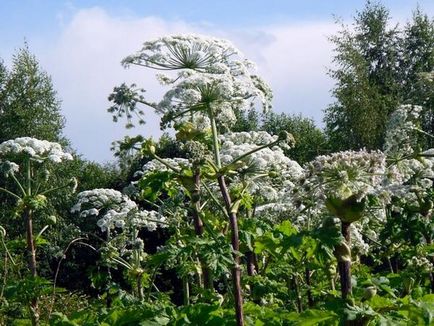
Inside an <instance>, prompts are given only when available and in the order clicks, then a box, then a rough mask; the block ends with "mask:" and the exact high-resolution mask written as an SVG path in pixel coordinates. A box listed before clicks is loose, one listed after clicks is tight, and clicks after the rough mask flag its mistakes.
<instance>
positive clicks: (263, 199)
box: [219, 131, 303, 220]
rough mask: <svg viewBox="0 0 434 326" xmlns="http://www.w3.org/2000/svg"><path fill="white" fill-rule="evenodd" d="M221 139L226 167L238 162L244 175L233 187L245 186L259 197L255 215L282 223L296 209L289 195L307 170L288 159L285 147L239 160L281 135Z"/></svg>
mask: <svg viewBox="0 0 434 326" xmlns="http://www.w3.org/2000/svg"><path fill="white" fill-rule="evenodd" d="M219 140H220V143H221V148H220V155H221V160H222V163H223V165H228V164H230V163H233V162H236V163H235V164H234V167H235V168H236V169H237V171H238V172H240V173H241V174H240V175H239V176H238V177H233V178H232V179H231V184H232V186H237V184H240V183H243V184H245V185H247V190H248V192H249V193H250V194H251V195H253V196H255V197H256V200H255V202H256V205H257V206H256V207H255V216H257V217H261V218H267V219H270V218H271V219H274V220H278V219H279V218H280V216H283V215H284V214H286V213H287V212H288V211H291V210H294V207H293V203H292V202H291V201H290V200H289V196H290V192H291V190H292V189H293V188H294V181H295V180H297V179H298V178H299V177H300V176H301V175H302V174H303V169H302V168H301V166H300V165H299V164H298V163H297V162H295V161H293V160H291V159H289V158H288V157H287V156H285V154H284V152H283V150H282V148H281V146H277V145H274V146H273V147H271V148H269V147H266V148H263V149H261V150H259V151H257V152H254V153H252V154H250V155H248V156H246V157H244V158H242V159H241V160H238V161H236V160H237V158H238V157H240V156H242V155H244V154H246V153H248V152H250V151H252V150H255V149H257V148H258V147H260V146H263V145H267V144H271V143H273V142H276V141H277V140H278V137H277V136H273V135H270V134H268V133H267V132H265V131H258V132H256V131H252V132H233V133H227V134H223V135H221V136H220V139H219Z"/></svg>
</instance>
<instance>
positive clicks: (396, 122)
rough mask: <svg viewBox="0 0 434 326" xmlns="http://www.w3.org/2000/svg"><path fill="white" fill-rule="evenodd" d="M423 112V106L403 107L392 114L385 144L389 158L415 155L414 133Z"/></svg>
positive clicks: (385, 151)
mask: <svg viewBox="0 0 434 326" xmlns="http://www.w3.org/2000/svg"><path fill="white" fill-rule="evenodd" d="M421 111H422V107H421V106H417V105H401V106H400V107H399V108H398V109H397V110H396V111H395V112H393V113H392V114H391V116H390V118H389V122H388V125H387V129H386V130H387V131H386V137H385V144H384V153H385V154H386V155H387V156H389V157H393V158H401V157H404V156H408V155H411V154H413V152H414V147H415V146H414V145H415V137H414V132H415V129H416V128H417V120H418V118H419V116H420V113H421Z"/></svg>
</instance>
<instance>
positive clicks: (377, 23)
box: [325, 1, 434, 150]
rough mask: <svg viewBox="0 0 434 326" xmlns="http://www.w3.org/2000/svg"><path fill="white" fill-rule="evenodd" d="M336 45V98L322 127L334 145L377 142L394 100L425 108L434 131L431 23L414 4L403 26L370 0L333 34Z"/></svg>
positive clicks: (343, 146)
mask: <svg viewBox="0 0 434 326" xmlns="http://www.w3.org/2000/svg"><path fill="white" fill-rule="evenodd" d="M331 42H332V43H333V44H334V46H335V56H334V64H335V68H333V69H331V70H330V72H329V73H330V76H331V77H332V78H333V79H335V80H336V86H335V88H334V90H333V95H334V97H335V99H336V101H335V103H333V104H332V105H330V106H329V107H328V108H327V109H326V116H325V122H326V133H327V135H328V136H329V138H330V142H331V144H332V146H333V149H335V150H342V149H359V148H363V147H366V148H368V149H375V148H381V147H382V145H383V141H384V131H385V123H386V121H387V119H388V117H389V115H390V114H391V113H392V112H393V111H394V110H395V109H396V108H397V107H398V104H400V103H401V104H415V105H421V106H423V108H424V111H423V116H424V118H423V121H422V127H423V129H424V130H425V131H427V132H432V130H433V127H434V123H433V106H434V104H433V97H432V96H431V95H432V87H431V86H430V84H429V82H427V79H426V78H424V74H425V73H427V72H431V71H432V70H433V69H434V23H433V20H432V19H430V18H429V17H428V16H427V15H426V14H423V13H422V11H421V10H420V9H419V8H418V9H416V10H415V12H414V13H413V18H412V20H411V21H410V22H408V23H407V24H406V25H405V26H404V27H403V28H399V26H398V25H393V24H392V22H391V17H390V15H389V11H388V10H387V9H386V8H385V7H384V6H383V5H381V4H378V3H373V2H370V1H368V2H367V4H366V6H365V8H364V9H363V11H361V12H358V13H357V14H356V17H355V19H354V23H353V25H352V26H351V27H348V26H345V25H342V29H341V31H340V32H339V33H338V34H337V35H335V36H333V37H331Z"/></svg>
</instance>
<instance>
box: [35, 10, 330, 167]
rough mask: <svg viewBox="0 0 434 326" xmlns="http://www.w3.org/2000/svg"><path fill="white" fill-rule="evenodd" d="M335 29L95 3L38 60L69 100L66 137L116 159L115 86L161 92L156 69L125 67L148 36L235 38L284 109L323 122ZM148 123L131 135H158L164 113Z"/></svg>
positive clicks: (153, 94) (94, 155)
mask: <svg viewBox="0 0 434 326" xmlns="http://www.w3.org/2000/svg"><path fill="white" fill-rule="evenodd" d="M334 31H335V27H334V25H333V24H332V23H330V24H328V23H312V24H304V25H287V26H265V27H262V28H260V27H258V28H256V29H255V30H235V31H229V30H224V29H223V28H220V27H216V26H210V25H193V24H188V23H186V22H183V21H165V20H162V19H160V18H156V17H145V18H137V17H123V18H119V17H114V16H110V15H109V14H108V13H107V12H105V11H104V10H102V9H100V8H91V9H83V10H80V11H78V12H76V13H75V14H74V15H73V17H72V18H71V20H70V22H69V23H66V24H65V25H64V26H63V31H62V33H61V36H60V37H59V39H58V40H57V41H56V42H55V43H54V44H50V45H47V46H45V47H44V49H43V50H41V51H39V52H40V53H38V57H39V58H40V60H41V63H42V65H43V67H44V68H45V69H46V70H47V71H48V72H49V73H50V74H51V75H52V77H53V82H54V85H55V87H56V88H57V89H58V92H59V97H60V98H61V99H62V100H63V105H62V109H63V114H64V115H65V116H66V118H67V126H66V135H67V137H69V138H70V139H71V140H72V142H73V145H74V146H75V147H76V148H78V150H79V152H81V153H83V154H84V156H85V157H86V158H88V159H91V160H96V161H107V160H109V159H111V153H110V152H109V147H110V143H111V142H112V141H113V140H116V139H120V138H122V137H123V136H124V135H125V134H126V132H125V129H124V128H123V124H122V123H118V124H114V123H113V122H112V121H111V117H110V114H108V113H107V112H106V108H107V107H108V106H109V102H108V101H107V96H108V94H109V93H110V92H111V90H112V89H113V87H114V86H116V85H119V84H121V83H122V82H124V81H125V82H127V83H132V82H136V83H137V84H138V85H139V86H140V87H143V88H145V89H147V90H148V93H147V96H149V97H150V99H158V97H159V96H160V95H161V94H162V89H161V87H160V86H158V84H157V83H156V82H155V81H154V78H153V76H154V72H153V71H150V70H146V69H141V68H138V67H137V68H135V67H132V68H130V69H128V70H125V69H123V68H122V67H121V65H120V61H121V60H122V59H123V58H124V57H125V56H127V55H129V54H131V53H133V52H135V51H136V50H138V49H139V48H140V46H141V44H142V43H143V41H145V40H148V39H152V38H156V37H159V36H161V35H167V34H174V33H190V32H195V33H201V34H212V35H214V36H219V37H224V38H228V39H230V40H231V41H232V42H233V43H234V44H235V45H236V46H237V47H239V48H241V49H242V50H243V52H244V53H245V54H246V56H247V57H248V58H250V59H252V60H253V61H255V62H256V63H257V64H258V67H259V72H260V73H261V75H263V76H264V77H265V78H266V80H268V81H269V82H270V83H271V85H272V87H273V89H274V91H275V107H276V109H277V110H279V111H285V112H292V113H298V112H302V113H303V114H305V115H308V116H311V117H314V118H315V119H316V120H317V121H320V120H321V117H322V113H321V110H322V109H324V107H325V106H326V105H327V104H328V103H329V102H330V96H329V89H330V88H331V81H330V80H329V79H328V78H327V77H326V68H325V67H326V66H327V65H329V64H330V58H331V46H330V44H329V43H328V41H327V39H326V36H327V35H330V34H333V32H334ZM146 120H147V124H146V125H145V126H144V127H140V128H139V129H137V130H133V131H132V132H131V134H136V133H139V132H140V133H142V134H144V135H145V136H150V135H153V136H158V135H159V134H160V132H159V122H158V118H157V117H156V116H155V115H153V114H152V113H150V111H149V113H147V119H146Z"/></svg>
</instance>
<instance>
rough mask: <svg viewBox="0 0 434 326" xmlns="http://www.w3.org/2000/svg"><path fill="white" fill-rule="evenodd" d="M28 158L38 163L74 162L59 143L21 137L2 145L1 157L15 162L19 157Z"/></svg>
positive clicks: (0, 145)
mask: <svg viewBox="0 0 434 326" xmlns="http://www.w3.org/2000/svg"><path fill="white" fill-rule="evenodd" d="M23 156H24V157H28V158H30V159H32V160H34V161H37V162H43V161H51V162H53V163H60V162H62V161H65V160H72V155H71V154H69V153H66V152H64V151H63V150H62V147H61V146H60V144H58V143H54V142H49V141H47V140H39V139H36V138H31V137H20V138H15V139H11V140H7V141H5V142H3V143H1V144H0V157H5V158H7V159H9V160H11V161H14V160H15V159H16V158H18V157H23Z"/></svg>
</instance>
